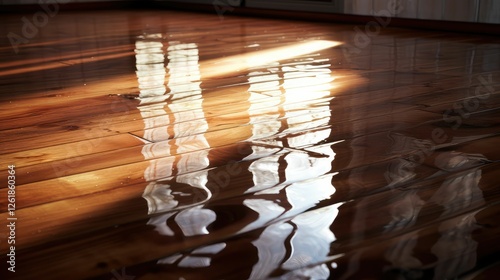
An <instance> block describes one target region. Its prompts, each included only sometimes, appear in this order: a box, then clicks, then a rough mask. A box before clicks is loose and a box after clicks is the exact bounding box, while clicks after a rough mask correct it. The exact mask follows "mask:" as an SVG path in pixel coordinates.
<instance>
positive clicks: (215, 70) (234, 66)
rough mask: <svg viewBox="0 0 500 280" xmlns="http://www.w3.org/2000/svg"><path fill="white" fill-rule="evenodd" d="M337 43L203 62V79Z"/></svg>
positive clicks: (323, 42)
mask: <svg viewBox="0 0 500 280" xmlns="http://www.w3.org/2000/svg"><path fill="white" fill-rule="evenodd" d="M341 44H342V43H340V42H336V41H326V40H315V41H308V42H304V43H299V44H293V45H290V46H285V47H278V48H273V49H269V50H262V51H255V52H251V53H247V54H239V55H233V56H229V57H224V58H218V59H213V60H209V61H206V62H202V63H201V65H200V68H201V73H203V74H202V78H211V77H216V76H222V75H225V74H228V73H234V72H239V71H244V70H247V69H250V68H254V67H258V66H262V65H266V64H269V63H272V62H276V61H281V60H285V59H290V58H294V57H298V56H302V55H305V54H309V53H314V52H317V51H320V50H324V49H328V48H332V47H336V46H339V45H341Z"/></svg>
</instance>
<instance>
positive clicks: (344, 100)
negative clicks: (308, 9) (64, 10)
mask: <svg viewBox="0 0 500 280" xmlns="http://www.w3.org/2000/svg"><path fill="white" fill-rule="evenodd" d="M17 20H18V18H17V17H16V16H15V15H10V16H6V19H5V22H6V25H5V26H7V27H8V29H9V28H10V29H12V30H15V28H17V27H19V26H17V24H18V21H17ZM51 20H53V21H52V22H51V25H47V26H46V27H44V29H43V32H42V33H40V37H37V38H34V39H32V40H31V41H30V42H28V43H26V44H25V45H23V46H22V47H21V48H20V52H19V54H18V55H16V56H13V55H11V54H10V52H11V51H12V50H11V49H10V48H9V47H8V46H4V47H2V48H0V52H1V54H2V57H4V58H5V59H4V61H5V62H2V63H0V75H1V77H2V78H3V79H2V80H1V81H0V88H1V90H2V92H4V93H11V94H4V95H2V96H0V102H1V103H0V108H1V109H2V110H0V116H1V117H2V119H1V122H2V126H1V130H0V135H1V136H2V137H1V140H0V141H2V146H1V148H0V157H1V159H2V162H4V163H6V164H5V166H3V167H0V168H2V170H4V171H5V172H4V173H5V174H7V172H6V171H7V168H8V167H7V165H8V164H15V165H16V183H17V188H16V206H17V209H16V211H15V216H16V218H18V220H17V225H16V262H17V265H16V268H17V272H16V274H11V275H9V276H12V275H14V279H15V278H18V279H35V278H37V277H40V275H44V277H45V278H47V279H83V278H95V279H258V280H260V279H336V278H338V279H365V278H370V279H371V278H387V279H406V278H409V279H430V278H432V279H447V278H456V277H464V278H465V279H484V278H488V277H491V276H492V275H496V274H495V272H498V270H499V267H500V261H499V260H498V257H495V256H496V255H498V252H499V251H500V247H499V245H498V244H497V242H496V239H497V237H498V233H499V222H498V220H497V219H496V216H497V215H498V213H499V211H500V207H499V206H500V205H499V203H498V202H499V200H498V197H497V196H498V184H497V182H498V181H497V178H498V175H500V169H499V167H500V165H499V164H500V163H499V160H500V150H499V149H496V148H495V147H496V145H497V143H498V141H499V140H500V138H499V137H500V136H499V132H498V131H496V127H497V126H498V119H499V118H498V117H499V112H500V110H499V108H500V107H499V106H498V104H500V102H499V100H500V99H499V98H498V92H499V91H498V88H500V87H499V85H500V82H499V81H500V61H499V60H500V40H498V39H497V38H485V37H479V36H473V35H459V34H449V33H430V32H423V31H415V30H413V31H411V32H409V31H407V30H393V29H385V30H383V31H382V32H381V33H380V34H379V35H377V36H373V37H371V38H370V39H371V40H370V44H368V45H365V46H363V47H360V46H358V45H356V39H355V38H356V30H357V29H356V28H355V27H354V26H349V25H338V26H337V25H332V24H320V23H307V22H291V21H282V20H266V19H252V18H240V17H229V16H228V17H226V18H225V20H224V21H220V20H219V18H218V17H217V15H216V14H214V15H209V14H190V13H181V12H171V11H154V12H153V11H151V12H149V11H142V12H138V11H135V12H131V11H129V12H126V11H106V12H99V13H86V12H81V13H72V14H60V15H58V16H57V17H54V18H53V19H51ZM4 177H5V178H7V177H6V176H4ZM4 185H6V184H4ZM2 188H3V189H4V191H3V192H2V194H1V196H2V200H3V201H7V189H6V187H5V186H3V187H2ZM4 205H5V204H2V208H1V211H2V212H1V213H0V216H1V218H2V219H3V220H4V221H6V220H7V217H9V216H8V214H9V212H7V206H6V205H5V206H4ZM2 234H3V233H2ZM4 237H7V235H5V234H4V235H3V236H2V240H3V238H4ZM2 244H4V243H2ZM1 250H2V254H4V253H5V254H7V253H8V249H7V247H5V246H2V248H1ZM3 271H4V272H5V271H6V269H4V270H3ZM2 273H3V272H2ZM9 273H10V272H9ZM481 277H483V278H481ZM9 279H10V278H9Z"/></svg>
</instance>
